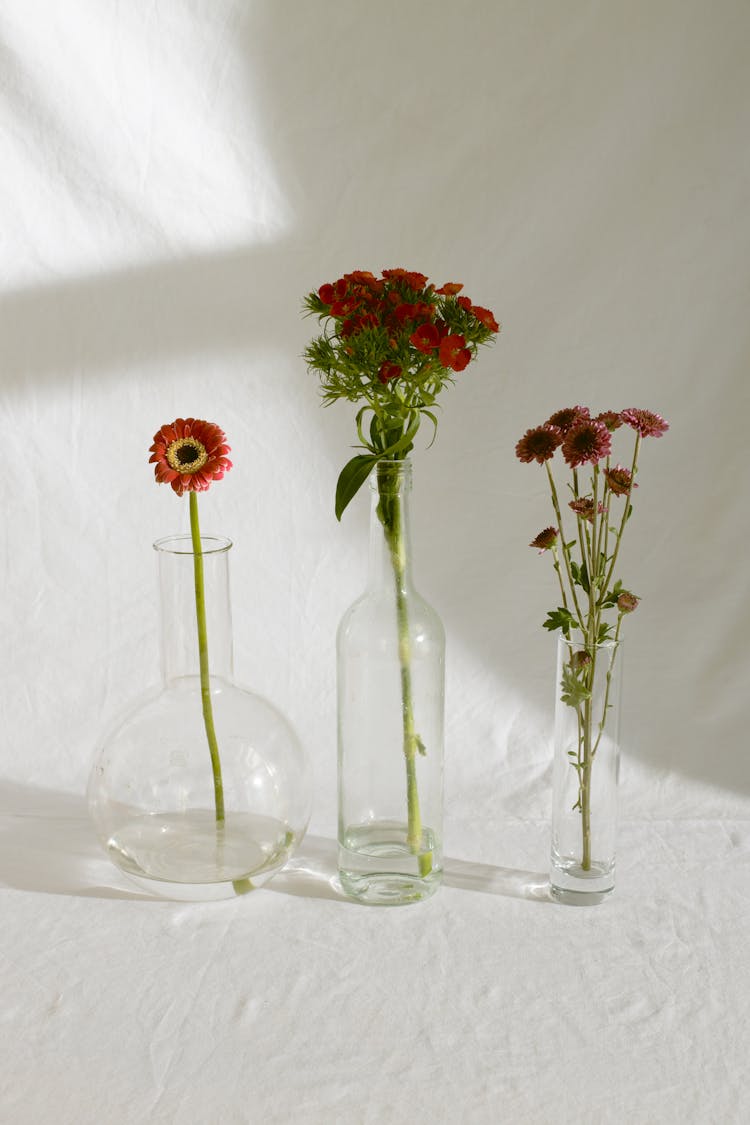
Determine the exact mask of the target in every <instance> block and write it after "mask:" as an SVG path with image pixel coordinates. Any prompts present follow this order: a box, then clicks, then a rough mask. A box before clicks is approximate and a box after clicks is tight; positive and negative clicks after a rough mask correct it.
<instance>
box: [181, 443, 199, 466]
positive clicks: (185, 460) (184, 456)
mask: <svg viewBox="0 0 750 1125" xmlns="http://www.w3.org/2000/svg"><path fill="white" fill-rule="evenodd" d="M199 456H200V454H199V453H198V450H197V449H196V447H195V446H194V445H183V447H182V449H178V450H177V453H176V457H177V460H178V461H179V462H180V464H181V465H191V464H192V463H193V461H197V460H198V457H199Z"/></svg>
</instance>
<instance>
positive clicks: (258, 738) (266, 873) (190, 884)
mask: <svg viewBox="0 0 750 1125" xmlns="http://www.w3.org/2000/svg"><path fill="white" fill-rule="evenodd" d="M200 544H201V549H200V551H199V552H197V554H196V553H194V551H193V544H192V540H191V537H190V536H189V535H187V536H175V537H172V538H167V539H160V540H158V541H157V542H156V543H155V544H154V547H155V549H156V552H157V557H158V563H159V585H160V594H161V623H162V684H161V687H160V688H158V689H155V690H153V691H152V692H150V693H149V694H148V695H147V696H146V697H144V698H143V699H142V700H140V701H139V702H138V703H137V704H136V705H135V706H134V707H132V708H131V709H130V710H129V711H128V713H127V714H126V715H125V716H124V717H121V718H120V719H119V720H118V721H117V722H116V723H115V724H114V725H113V727H112V728H111V729H110V730H109V732H108V733H107V735H106V736H105V738H104V740H103V742H102V744H101V745H100V747H99V749H98V751H97V754H96V758H95V761H94V766H93V769H92V772H91V777H90V781H89V790H88V798H89V808H90V812H91V816H92V819H93V821H94V824H95V826H96V829H97V832H98V835H99V838H100V840H101V842H102V844H103V845H104V847H105V849H106V851H107V852H108V854H109V856H110V858H111V859H112V860H113V861H114V863H116V864H117V866H118V867H120V868H121V869H122V871H124V872H125V873H126V874H127V875H128V876H130V878H131V879H134V880H136V881H137V882H138V883H139V884H140V885H141V886H143V887H145V888H147V889H149V890H151V891H154V892H157V893H162V894H166V895H168V896H169V897H170V898H179V899H187V900H191V899H194V900H201V899H214V898H224V897H229V896H231V895H234V894H242V893H244V892H246V891H249V890H252V889H253V888H254V887H257V886H260V885H261V884H262V883H264V882H265V881H266V880H267V879H268V878H270V876H271V875H273V873H274V872H275V871H278V870H279V869H280V868H281V867H283V865H284V864H285V863H286V861H287V859H288V858H289V856H290V854H291V852H292V850H293V849H294V847H295V846H296V845H297V844H298V843H299V841H300V840H301V839H302V837H303V835H304V833H305V829H306V827H307V822H308V819H309V814H310V790H311V786H310V777H309V770H308V765H307V760H306V756H305V754H304V752H303V750H302V747H301V746H300V744H299V742H298V740H297V737H296V735H295V733H294V731H293V729H292V728H291V726H290V725H289V723H288V722H287V721H286V719H284V717H283V716H282V715H281V714H280V713H279V712H278V711H277V710H276V709H275V708H274V707H272V706H271V704H270V703H268V702H267V701H266V700H264V699H262V698H260V697H259V696H257V695H254V694H253V693H252V692H249V691H247V690H245V689H243V688H241V687H238V686H237V685H236V684H235V683H233V680H232V675H233V668H232V630H231V612H230V599H229V571H228V559H229V553H230V548H231V546H232V544H231V542H230V541H229V540H228V539H221V538H216V537H212V536H202V537H201V539H200ZM198 568H200V570H201V571H202V580H201V581H200V582H199V580H198V573H199V570H198ZM199 588H200V589H201V590H202V598H200V597H199V599H198V600H201V601H202V602H203V611H204V621H205V629H204V630H202V634H203V639H202V643H201V644H199V634H200V632H201V631H200V630H199V628H198V620H199V614H200V612H201V611H200V610H199V609H197V606H196V602H197V597H196V592H197V591H198V589H199ZM201 665H202V666H203V673H204V674H203V677H202V676H201Z"/></svg>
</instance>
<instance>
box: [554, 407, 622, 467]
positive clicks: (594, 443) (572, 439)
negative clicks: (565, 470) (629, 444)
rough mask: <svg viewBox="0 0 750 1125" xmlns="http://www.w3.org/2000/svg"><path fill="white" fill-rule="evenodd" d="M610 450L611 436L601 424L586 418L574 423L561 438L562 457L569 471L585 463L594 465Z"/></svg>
mask: <svg viewBox="0 0 750 1125" xmlns="http://www.w3.org/2000/svg"><path fill="white" fill-rule="evenodd" d="M611 449H612V435H611V434H610V432H609V430H608V429H607V427H606V426H605V425H604V423H603V422H595V421H594V419H593V418H586V419H584V420H583V421H582V422H578V423H576V425H574V426H573V427H571V429H569V430H568V432H567V434H566V435H565V437H564V438H563V447H562V453H563V457H564V458H565V460H566V461H567V463H568V464H569V465H570V467H571V469H577V468H578V466H579V465H586V464H587V463H589V462H590V463H591V464H595V463H596V462H597V461H601V459H602V457H606V456H607V455H608V454H609V452H610V450H611Z"/></svg>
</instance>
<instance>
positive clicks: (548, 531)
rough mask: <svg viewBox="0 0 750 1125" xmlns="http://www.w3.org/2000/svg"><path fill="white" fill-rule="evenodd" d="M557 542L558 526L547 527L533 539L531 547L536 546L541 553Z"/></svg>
mask: <svg viewBox="0 0 750 1125" xmlns="http://www.w3.org/2000/svg"><path fill="white" fill-rule="evenodd" d="M556 542H557V528H556V527H545V528H544V530H543V531H540V532H539V534H538V535H537V537H536V539H532V540H531V542H530V543H529V546H530V547H536V548H537V549H538V551H539V554H540V555H541V554H542V552H543V551H549V549H550V547H554V545H555V543H556Z"/></svg>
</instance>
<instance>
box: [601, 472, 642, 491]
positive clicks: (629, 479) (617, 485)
mask: <svg viewBox="0 0 750 1125" xmlns="http://www.w3.org/2000/svg"><path fill="white" fill-rule="evenodd" d="M604 479H605V480H606V482H607V484H608V486H609V491H610V492H614V494H615V496H627V494H628V493H629V492H630V489H631V487H632V488H637V487H638V485H637V484H635V482H634V481H633V474H632V473H631V471H630V469H626V468H625V466H624V465H615V467H614V468H613V469H605V470H604Z"/></svg>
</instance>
